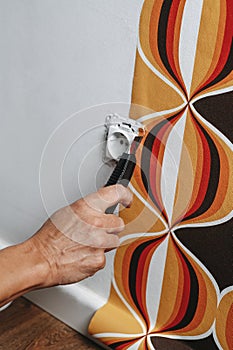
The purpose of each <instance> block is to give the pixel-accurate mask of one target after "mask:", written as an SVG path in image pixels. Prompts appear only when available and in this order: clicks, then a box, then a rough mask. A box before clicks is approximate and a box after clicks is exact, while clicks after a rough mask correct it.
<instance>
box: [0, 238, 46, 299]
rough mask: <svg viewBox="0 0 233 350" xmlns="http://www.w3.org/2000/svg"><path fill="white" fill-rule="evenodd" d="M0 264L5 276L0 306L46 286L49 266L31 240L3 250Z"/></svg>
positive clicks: (2, 273)
mask: <svg viewBox="0 0 233 350" xmlns="http://www.w3.org/2000/svg"><path fill="white" fill-rule="evenodd" d="M0 263H1V266H0V271H1V275H2V276H3V280H2V281H1V283H2V286H1V291H0V304H5V303H7V302H9V301H11V300H14V299H15V298H17V297H19V296H20V295H23V294H25V293H26V292H29V291H31V290H34V289H37V288H42V287H43V286H44V281H45V280H46V278H47V275H48V266H47V264H46V262H45V261H43V259H42V258H41V257H40V255H39V253H38V252H37V250H36V248H35V247H34V246H33V244H31V242H30V240H28V241H25V242H24V243H21V244H18V245H15V246H11V247H8V248H6V249H4V250H2V251H1V254H0Z"/></svg>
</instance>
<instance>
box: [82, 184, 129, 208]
mask: <svg viewBox="0 0 233 350" xmlns="http://www.w3.org/2000/svg"><path fill="white" fill-rule="evenodd" d="M132 198H133V197H132V194H131V192H130V191H129V190H128V189H127V188H126V187H124V186H122V185H118V184H117V185H113V186H109V187H103V188H101V189H100V190H99V191H98V192H96V193H93V194H90V195H88V196H87V197H85V202H86V203H87V204H88V206H90V207H91V208H93V209H95V210H98V211H101V212H105V211H106V209H107V208H109V207H111V206H113V205H115V204H118V203H121V204H122V205H124V206H125V207H128V206H130V204H131V202H132Z"/></svg>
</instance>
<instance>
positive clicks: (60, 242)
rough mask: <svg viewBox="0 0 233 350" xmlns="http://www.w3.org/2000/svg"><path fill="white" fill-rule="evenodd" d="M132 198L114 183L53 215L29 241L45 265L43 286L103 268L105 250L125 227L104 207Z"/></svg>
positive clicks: (75, 280)
mask: <svg viewBox="0 0 233 350" xmlns="http://www.w3.org/2000/svg"><path fill="white" fill-rule="evenodd" d="M131 201H132V195H131V193H130V191H129V190H128V189H126V188H125V187H123V186H121V185H115V186H110V187H105V188H102V189H100V190H99V191H98V192H96V193H93V194H90V195H88V196H87V197H85V198H83V199H80V200H78V201H76V202H75V203H73V204H72V205H70V206H68V207H65V208H62V209H60V210H58V211H57V212H56V213H55V214H53V215H52V217H51V218H50V219H49V220H48V221H46V223H45V224H44V225H43V226H42V227H41V229H40V230H39V231H38V232H37V233H36V234H35V235H34V236H33V237H31V238H30V239H29V241H28V244H30V245H31V246H32V247H33V250H36V251H37V253H38V254H39V255H40V257H41V259H42V260H43V261H44V262H46V265H47V274H44V276H46V278H45V279H44V281H43V287H48V286H52V285H57V284H68V283H73V282H78V281H80V280H82V279H84V278H86V277H89V276H91V275H93V274H94V273H95V272H97V271H98V270H99V269H101V268H103V267H104V266H105V254H104V253H105V251H106V250H109V249H112V248H115V247H117V246H118V245H119V238H118V236H117V233H119V232H121V231H122V230H123V229H124V222H123V220H122V219H121V218H119V217H118V216H116V215H113V214H105V210H106V209H107V208H108V207H111V206H112V205H114V204H116V203H121V204H123V205H124V206H129V205H130V203H131Z"/></svg>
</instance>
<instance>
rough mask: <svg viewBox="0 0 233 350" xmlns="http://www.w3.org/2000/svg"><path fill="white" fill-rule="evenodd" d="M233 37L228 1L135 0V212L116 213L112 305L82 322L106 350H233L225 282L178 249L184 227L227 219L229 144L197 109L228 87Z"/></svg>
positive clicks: (232, 313) (231, 295)
mask: <svg viewBox="0 0 233 350" xmlns="http://www.w3.org/2000/svg"><path fill="white" fill-rule="evenodd" d="M232 31H233V2H232V0H203V1H202V0H198V1H190V0H187V1H184V0H179V1H178V0H173V1H168V0H165V1H162V0H156V1H155V0H145V1H144V4H143V8H142V12H141V20H140V27H139V42H138V48H137V54H136V63H135V72H134V81H133V89H132V109H131V117H132V116H133V117H135V118H138V120H140V121H141V122H143V123H144V124H145V125H146V129H147V133H146V135H145V137H144V138H143V140H142V142H141V144H140V146H139V148H138V150H137V154H136V158H137V165H136V169H135V172H134V176H133V178H132V181H131V184H130V188H131V190H132V191H133V194H134V202H133V205H132V207H131V208H130V209H123V210H121V212H120V215H121V217H122V218H123V219H124V220H125V222H126V223H127V225H126V230H125V231H124V232H123V234H122V235H121V246H120V247H119V248H118V250H117V252H116V255H115V263H114V277H113V281H112V287H111V291H110V297H109V301H108V303H107V304H106V305H105V306H104V307H102V308H101V309H100V310H98V311H97V312H96V314H95V315H94V317H93V319H92V320H91V323H90V326H89V332H90V334H92V335H93V336H94V337H96V338H98V339H99V340H100V341H102V342H103V343H104V344H106V345H108V346H109V347H110V348H112V349H117V350H123V349H129V350H136V349H138V350H141V349H143V350H144V349H155V348H156V345H155V341H154V339H155V338H156V337H164V338H170V339H174V340H177V339H178V340H181V341H187V340H188V341H192V342H193V343H192V344H194V346H195V341H197V340H200V339H205V338H207V337H212V344H213V345H212V348H211V349H216V348H219V349H224V350H232V349H233V334H232V329H233V286H232V285H231V284H233V281H231V284H230V285H228V286H227V287H226V288H224V290H220V288H219V285H218V281H216V279H215V277H214V276H213V272H212V271H209V270H208V268H207V267H206V266H205V263H204V262H203V261H201V260H200V259H199V258H198V256H196V255H195V254H194V253H193V252H192V251H191V250H190V249H188V248H187V247H186V246H185V244H183V243H182V232H184V231H182V230H185V232H188V233H189V231H190V228H195V229H196V230H199V231H200V230H203V232H204V230H205V228H207V227H210V226H216V232H217V234H219V235H221V227H222V226H221V224H223V223H225V222H228V221H229V220H230V219H231V218H232V209H233V202H232V198H233V146H232V143H231V142H230V140H229V139H228V138H227V137H226V135H225V134H224V133H223V132H221V130H219V129H218V128H217V127H216V126H215V125H213V124H212V123H211V122H210V121H209V120H207V119H205V115H202V114H201V113H200V112H199V111H198V108H197V107H196V106H197V105H198V103H199V102H202V100H203V99H206V98H208V97H213V96H218V95H224V94H227V93H229V92H231V91H232V90H233V84H232V81H233V74H232V61H233V55H232ZM141 106H143V108H141ZM144 107H145V108H144ZM148 111H150V112H148ZM221 118H223V116H222V115H219V119H221ZM210 119H211V118H210ZM231 227H232V226H231ZM181 229H182V230H181ZM179 232H180V234H179V237H178V233H179ZM190 232H191V231H190ZM192 232H193V231H192ZM201 232H202V231H201ZM229 235H230V236H231V235H232V230H231V231H229ZM180 237H181V239H180ZM226 249H231V248H230V247H227V246H226ZM206 251H208V246H207V247H206ZM207 254H211V252H209V253H207ZM219 264H221V261H219ZM229 268H232V267H230V266H229ZM169 341H170V340H169ZM169 344H171V343H169ZM176 344H179V342H178V343H177V342H176ZM186 344H187V343H186ZM167 348H168V349H169V346H168V347H167ZM174 348H175V347H174ZM177 349H179V347H177ZM211 349H210V347H208V350H211Z"/></svg>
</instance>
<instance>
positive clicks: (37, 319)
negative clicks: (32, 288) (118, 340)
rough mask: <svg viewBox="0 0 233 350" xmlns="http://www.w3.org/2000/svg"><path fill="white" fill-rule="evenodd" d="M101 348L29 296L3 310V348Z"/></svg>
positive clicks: (0, 348) (0, 322)
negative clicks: (35, 303)
mask: <svg viewBox="0 0 233 350" xmlns="http://www.w3.org/2000/svg"><path fill="white" fill-rule="evenodd" d="M8 349H10V350H26V349H27V350H34V349H38V350H44V349H50V350H63V349H64V350H66V349H67V350H68V349H69V350H72V349H76V350H77V349H78V350H100V349H101V348H100V347H99V346H97V345H96V344H95V343H93V342H91V341H90V340H89V339H87V338H85V337H83V336H82V335H80V334H79V333H77V332H76V331H74V330H73V329H71V328H69V327H68V326H67V325H65V324H64V323H62V322H61V321H59V320H57V319H56V318H54V317H52V316H51V315H49V314H48V313H47V312H45V311H43V310H42V309H40V308H39V307H38V306H36V305H34V304H32V303H31V302H29V301H28V300H26V299H25V298H19V299H17V300H16V301H14V302H13V303H12V305H11V306H9V307H8V308H7V309H5V310H3V311H2V312H0V350H8Z"/></svg>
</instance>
